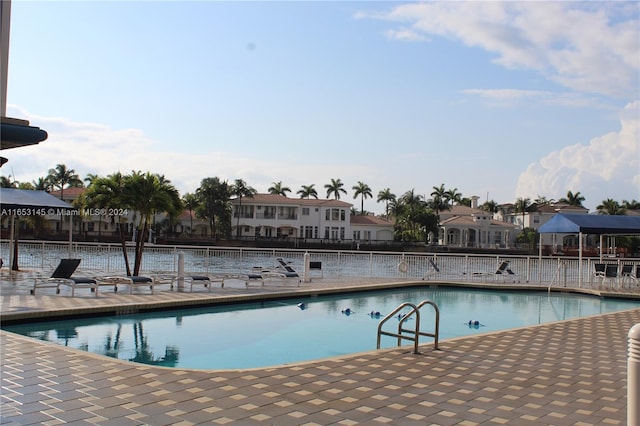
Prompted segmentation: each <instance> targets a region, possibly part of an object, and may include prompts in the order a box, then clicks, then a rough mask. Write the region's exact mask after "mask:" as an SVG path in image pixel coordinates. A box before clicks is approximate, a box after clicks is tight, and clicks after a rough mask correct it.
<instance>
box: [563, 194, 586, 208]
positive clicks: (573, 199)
mask: <svg viewBox="0 0 640 426" xmlns="http://www.w3.org/2000/svg"><path fill="white" fill-rule="evenodd" d="M584 200H585V198H584V197H583V196H582V195H580V191H578V192H576V193H575V194H574V193H573V192H571V191H567V196H566V197H565V198H560V199H559V200H558V201H560V202H561V203H567V204H569V205H570V206H576V207H583V206H582V202H583V201H584Z"/></svg>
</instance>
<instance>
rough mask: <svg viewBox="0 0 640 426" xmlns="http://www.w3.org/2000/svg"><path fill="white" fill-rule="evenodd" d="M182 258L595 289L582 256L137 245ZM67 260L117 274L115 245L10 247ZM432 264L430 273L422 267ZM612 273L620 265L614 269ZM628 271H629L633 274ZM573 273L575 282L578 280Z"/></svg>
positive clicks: (1, 246)
mask: <svg viewBox="0 0 640 426" xmlns="http://www.w3.org/2000/svg"><path fill="white" fill-rule="evenodd" d="M180 252H182V253H184V260H185V270H186V271H187V272H188V273H241V272H250V271H251V270H252V269H253V268H256V269H266V268H270V267H274V266H276V264H277V262H276V259H277V258H279V257H282V258H283V259H285V261H287V262H290V263H291V266H292V267H294V268H295V269H296V270H298V271H300V272H302V270H303V266H304V254H305V253H309V254H310V258H311V261H314V262H322V272H323V276H324V277H325V278H340V277H364V278H366V277H371V278H406V279H411V280H415V279H423V278H427V279H431V280H447V281H483V280H490V281H496V282H502V281H504V282H506V283H514V282H515V283H521V284H527V283H530V284H535V285H544V286H547V285H552V286H554V287H577V286H578V285H579V284H581V285H582V286H583V287H586V288H589V287H592V286H595V285H597V284H600V283H601V281H597V280H596V279H594V277H593V271H594V266H593V264H594V263H596V262H599V260H598V259H596V258H583V260H582V268H580V261H579V259H578V258H572V257H542V258H538V257H537V256H510V255H507V254H505V255H502V254H501V255H480V254H477V255H476V254H444V253H437V254H434V253H421V252H375V251H349V250H344V251H331V250H295V249H264V248H261V249H253V248H233V247H200V246H159V245H149V246H146V247H145V251H144V255H143V262H142V268H141V271H142V273H147V274H148V273H160V272H163V273H171V272H174V273H175V272H176V271H177V268H178V253H180ZM70 253H71V256H72V257H75V258H79V259H81V260H82V262H81V264H80V270H82V271H85V272H86V271H89V272H94V273H99V274H100V273H111V274H113V273H117V274H124V273H125V263H124V256H123V251H122V247H121V245H120V244H104V243H79V242H78V243H72V244H71V248H70V247H69V243H68V242H45V241H41V242H34V241H20V242H19V244H18V264H19V267H20V269H21V270H40V271H44V272H47V271H52V270H53V268H55V266H56V265H57V264H58V262H59V260H60V259H62V258H67V257H69V255H70ZM127 254H128V257H129V264H130V266H131V268H133V263H134V247H133V246H132V245H131V244H129V245H128V246H127ZM0 256H1V257H2V258H3V260H4V262H5V267H8V266H9V265H8V259H9V242H8V241H6V240H2V241H0ZM429 260H431V261H432V262H433V263H434V264H435V265H436V266H437V267H438V270H439V271H438V272H435V271H434V269H433V266H432V265H431V263H430V262H429ZM505 260H507V261H509V268H510V269H511V270H512V271H513V272H514V275H509V274H503V275H498V276H495V274H494V272H495V271H496V269H497V267H498V265H499V264H500V262H502V261H505ZM605 262H607V263H618V264H619V265H620V266H621V265H622V264H628V263H632V264H638V263H640V259H630V258H625V259H606V260H605ZM618 269H619V270H620V269H621V267H619V268H618ZM634 271H635V269H634ZM580 273H581V274H582V279H581V280H580Z"/></svg>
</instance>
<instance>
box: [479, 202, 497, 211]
mask: <svg viewBox="0 0 640 426" xmlns="http://www.w3.org/2000/svg"><path fill="white" fill-rule="evenodd" d="M480 210H483V211H485V212H489V213H498V203H496V202H495V201H493V200H489V201H485V202H484V203H482V205H481V206H480Z"/></svg>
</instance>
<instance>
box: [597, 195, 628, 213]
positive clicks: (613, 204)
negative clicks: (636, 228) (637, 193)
mask: <svg viewBox="0 0 640 426" xmlns="http://www.w3.org/2000/svg"><path fill="white" fill-rule="evenodd" d="M596 210H597V211H598V214H609V215H625V214H627V209H625V208H624V207H622V206H621V205H620V204H619V203H618V202H617V201H615V200H612V199H611V198H607V199H606V200H603V201H602V204H600V205H598V206H596Z"/></svg>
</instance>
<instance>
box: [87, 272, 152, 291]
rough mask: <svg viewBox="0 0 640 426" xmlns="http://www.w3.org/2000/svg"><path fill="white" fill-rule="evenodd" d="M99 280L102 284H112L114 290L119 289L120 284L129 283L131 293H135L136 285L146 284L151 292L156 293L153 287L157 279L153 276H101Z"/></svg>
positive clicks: (143, 285)
mask: <svg viewBox="0 0 640 426" xmlns="http://www.w3.org/2000/svg"><path fill="white" fill-rule="evenodd" d="M99 282H100V285H112V286H113V291H114V292H117V291H118V286H119V285H128V286H129V294H133V288H134V287H146V286H149V289H150V290H151V294H154V293H153V288H154V286H155V285H156V281H155V280H154V279H153V278H152V277H145V276H142V275H132V276H126V275H125V276H108V277H100V278H99Z"/></svg>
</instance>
